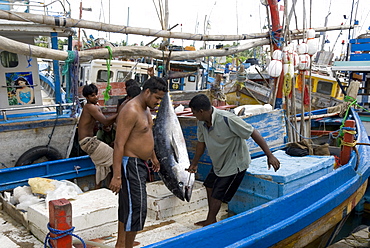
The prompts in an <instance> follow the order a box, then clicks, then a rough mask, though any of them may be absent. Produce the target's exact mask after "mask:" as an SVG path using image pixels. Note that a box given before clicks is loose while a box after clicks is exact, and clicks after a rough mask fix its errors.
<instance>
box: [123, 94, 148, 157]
mask: <svg viewBox="0 0 370 248" xmlns="http://www.w3.org/2000/svg"><path fill="white" fill-rule="evenodd" d="M125 108H133V109H134V110H135V111H125ZM121 113H122V115H121V114H120V116H119V117H118V118H133V119H135V125H134V126H133V128H132V130H131V131H130V133H129V136H128V138H127V141H126V144H125V147H124V156H128V157H137V158H140V159H143V160H148V159H149V158H150V157H151V155H152V153H153V149H154V140H153V132H152V127H153V120H152V116H151V114H150V110H149V108H146V109H145V110H144V109H142V107H141V106H140V105H139V104H138V101H135V100H131V101H130V102H128V103H127V104H126V105H125V106H124V108H123V109H122V111H121ZM127 113H128V114H127ZM130 113H133V114H130ZM128 132H129V130H128Z"/></svg>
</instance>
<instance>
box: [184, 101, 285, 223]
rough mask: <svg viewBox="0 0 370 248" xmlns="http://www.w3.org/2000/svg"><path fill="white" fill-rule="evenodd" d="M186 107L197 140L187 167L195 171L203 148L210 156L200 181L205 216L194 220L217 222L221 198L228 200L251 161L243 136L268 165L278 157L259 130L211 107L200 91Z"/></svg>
mask: <svg viewBox="0 0 370 248" xmlns="http://www.w3.org/2000/svg"><path fill="white" fill-rule="evenodd" d="M189 107H190V108H191V111H192V112H193V115H194V116H195V117H196V118H197V119H198V128H197V137H198V143H197V145H196V149H195V155H194V158H193V160H192V162H191V164H190V167H189V168H188V171H189V172H190V173H195V172H196V171H197V168H198V162H199V159H200V157H201V156H202V155H203V153H204V151H205V148H206V147H207V148H208V154H209V156H210V157H211V160H212V169H211V171H210V172H209V174H208V176H207V178H206V179H205V181H204V186H205V187H206V190H207V198H208V215H207V219H206V220H203V221H200V222H197V223H195V225H199V226H207V225H210V224H212V223H215V222H217V219H216V215H217V213H218V211H219V210H220V207H221V203H222V202H229V201H230V200H231V198H232V197H233V196H234V194H235V193H236V191H237V189H238V187H239V185H240V183H241V181H242V180H243V177H244V175H245V172H246V170H247V169H248V166H249V164H250V162H251V157H250V154H249V149H248V147H247V143H246V141H245V140H246V139H248V138H249V137H252V139H253V140H254V141H255V142H256V143H257V144H258V145H259V146H260V147H261V149H262V150H263V151H264V153H265V154H266V156H267V164H268V168H269V169H270V168H271V165H272V167H273V168H274V170H275V171H277V170H278V169H279V168H280V162H279V160H278V159H277V158H276V157H275V156H274V155H273V154H272V153H271V151H270V149H269V147H268V145H267V143H266V141H265V140H264V138H263V137H262V136H261V134H260V133H259V132H258V131H257V130H256V129H254V128H253V126H252V125H250V124H248V123H246V122H245V121H244V120H242V119H241V118H240V117H238V116H236V115H234V114H233V113H230V112H228V111H224V110H219V109H216V108H214V107H212V105H211V102H210V101H209V99H208V97H207V96H206V95H204V94H200V95H197V96H195V97H193V99H191V101H190V103H189Z"/></svg>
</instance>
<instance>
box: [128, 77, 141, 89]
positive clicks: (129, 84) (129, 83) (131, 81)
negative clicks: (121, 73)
mask: <svg viewBox="0 0 370 248" xmlns="http://www.w3.org/2000/svg"><path fill="white" fill-rule="evenodd" d="M132 85H137V86H139V83H138V82H137V81H136V80H135V79H129V80H127V81H126V82H125V86H126V89H127V88H129V87H130V86H132ZM126 91H127V90H126Z"/></svg>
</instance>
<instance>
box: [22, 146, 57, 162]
mask: <svg viewBox="0 0 370 248" xmlns="http://www.w3.org/2000/svg"><path fill="white" fill-rule="evenodd" d="M42 157H46V158H47V161H53V160H58V159H63V156H62V154H60V152H59V151H58V150H57V149H55V148H54V147H52V146H36V147H33V148H31V149H29V150H28V151H26V152H25V153H23V154H22V155H21V156H20V157H19V159H18V160H17V162H16V163H15V166H22V165H29V164H33V163H34V162H35V161H36V160H38V159H40V158H42Z"/></svg>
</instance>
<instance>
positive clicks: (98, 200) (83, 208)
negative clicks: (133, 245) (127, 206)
mask: <svg viewBox="0 0 370 248" xmlns="http://www.w3.org/2000/svg"><path fill="white" fill-rule="evenodd" d="M70 202H71V204H72V226H74V227H75V229H74V232H73V233H74V234H76V235H78V236H80V237H81V238H82V239H86V240H88V239H93V238H99V237H103V236H108V235H111V234H112V233H115V232H117V230H118V224H117V221H118V195H115V194H114V193H113V192H112V191H111V190H108V189H97V190H92V191H89V192H86V193H83V194H80V195H78V196H77V197H76V199H73V200H70ZM27 215H28V226H29V229H30V231H31V232H32V233H33V234H34V235H35V236H36V237H37V238H38V239H39V240H41V241H43V240H44V239H45V237H46V235H47V233H49V230H48V229H47V224H48V223H49V210H48V208H47V206H46V204H45V202H42V203H38V204H35V205H32V206H30V207H29V209H28V214H27Z"/></svg>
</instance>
